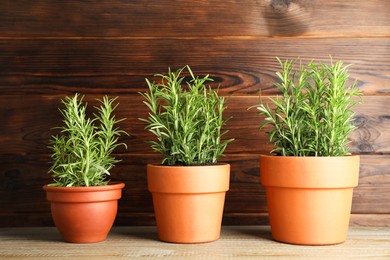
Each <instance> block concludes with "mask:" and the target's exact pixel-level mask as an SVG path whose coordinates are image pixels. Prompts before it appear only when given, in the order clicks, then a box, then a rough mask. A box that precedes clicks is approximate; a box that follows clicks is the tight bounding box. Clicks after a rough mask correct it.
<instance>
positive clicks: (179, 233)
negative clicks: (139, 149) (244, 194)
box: [147, 164, 230, 243]
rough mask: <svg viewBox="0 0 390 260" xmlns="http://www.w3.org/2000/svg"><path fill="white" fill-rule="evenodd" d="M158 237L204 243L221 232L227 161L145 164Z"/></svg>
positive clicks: (227, 176)
mask: <svg viewBox="0 0 390 260" xmlns="http://www.w3.org/2000/svg"><path fill="white" fill-rule="evenodd" d="M147 175H148V188H149V191H150V192H152V195H153V205H154V212H155V217H156V222H157V229H158V235H159V239H160V240H162V241H166V242H173V243H204V242H210V241H214V240H217V239H218V238H219V236H220V232H221V223H222V215H223V208H224V203H225V194H226V191H227V190H229V179H230V165H229V164H223V165H213V166H160V165H151V164H149V165H148V166H147Z"/></svg>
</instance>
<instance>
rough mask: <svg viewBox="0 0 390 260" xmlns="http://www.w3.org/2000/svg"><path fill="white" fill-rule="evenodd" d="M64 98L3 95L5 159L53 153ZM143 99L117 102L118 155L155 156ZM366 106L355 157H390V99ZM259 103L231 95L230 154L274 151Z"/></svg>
mask: <svg viewBox="0 0 390 260" xmlns="http://www.w3.org/2000/svg"><path fill="white" fill-rule="evenodd" d="M63 97H64V96H51V95H50V96H43V95H42V96H41V95H28V96H25V95H2V96H0V116H1V118H2V119H3V126H4V127H2V128H0V136H1V138H2V144H3V145H2V146H0V154H3V155H7V154H10V155H16V156H18V155H24V154H27V155H29V154H47V153H49V152H50V151H49V149H48V148H47V146H48V141H49V139H50V135H51V134H55V133H56V131H55V130H53V129H52V128H53V127H55V126H58V125H61V120H62V119H61V115H60V113H59V111H58V109H57V108H58V107H61V103H60V100H61V98H63ZM95 98H101V96H100V95H87V96H86V97H85V100H86V101H88V102H89V108H90V110H89V112H90V113H92V112H93V109H92V107H93V106H94V105H97V104H98V103H97V102H96V100H95ZM142 101H143V99H142V97H141V96H140V95H121V96H120V97H119V99H118V102H119V103H120V105H119V106H118V108H117V111H116V116H117V118H126V120H125V121H124V122H122V123H121V124H120V125H119V126H120V127H121V128H122V129H123V130H125V131H127V132H128V133H130V136H128V137H127V136H124V137H123V138H122V140H123V141H124V142H125V143H127V145H128V149H127V150H124V148H120V149H119V150H118V153H130V154H151V153H152V152H153V151H152V150H151V148H150V147H149V146H147V145H145V141H147V140H150V139H154V137H153V135H152V134H151V133H149V132H148V131H146V130H144V128H145V123H144V122H141V121H140V120H138V118H140V117H147V113H148V111H147V107H146V106H145V105H144V104H143V103H142ZM362 101H363V104H362V105H359V106H358V107H356V113H357V114H356V120H355V124H356V125H357V127H358V129H357V131H356V132H355V133H354V134H352V135H351V145H350V146H351V152H353V153H381V154H389V153H390V120H389V118H390V96H364V97H363V100H362ZM258 103H259V97H257V96H231V97H230V99H229V101H228V109H227V110H226V113H225V116H226V117H230V116H232V117H233V118H232V119H231V120H230V121H229V122H228V125H227V126H226V129H229V133H228V134H227V135H226V138H235V139H236V140H235V141H234V142H232V143H231V144H230V145H229V146H228V149H227V150H226V153H227V154H237V153H241V154H253V153H266V152H268V151H270V150H271V149H272V146H270V144H269V142H268V137H267V136H266V134H265V131H267V129H265V130H264V131H261V132H260V131H259V126H260V125H261V122H262V120H263V119H262V118H261V117H259V116H258V113H257V110H256V109H255V108H253V109H249V110H248V108H250V107H251V106H254V105H257V104H258Z"/></svg>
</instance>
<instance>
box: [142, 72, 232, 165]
mask: <svg viewBox="0 0 390 260" xmlns="http://www.w3.org/2000/svg"><path fill="white" fill-rule="evenodd" d="M185 68H187V70H188V72H189V73H190V75H191V80H190V81H189V82H186V83H187V84H186V87H185V84H184V82H183V80H184V78H185V77H181V73H182V72H183V70H184V69H185ZM155 76H156V77H160V78H161V83H155V82H150V81H149V80H148V79H146V82H147V84H148V87H149V92H146V93H140V94H141V95H142V96H143V97H144V98H145V101H144V103H145V104H146V106H147V107H148V108H149V110H150V112H149V117H148V118H146V119H144V118H140V120H142V121H144V122H146V123H147V126H146V129H148V130H149V131H150V132H152V133H153V134H154V135H155V136H156V137H157V141H149V142H148V143H149V144H150V145H151V147H152V148H153V150H154V151H156V152H159V153H161V154H162V155H163V161H162V164H163V165H182V166H191V165H205V164H216V163H217V159H218V158H220V157H221V156H222V155H223V152H224V151H225V149H226V146H227V144H228V143H229V142H231V141H233V139H229V140H224V141H222V139H221V138H222V136H223V135H224V134H225V133H226V132H227V130H225V131H223V130H222V127H223V126H224V125H225V124H226V122H227V120H224V119H223V118H222V114H223V112H224V110H225V109H226V105H225V98H223V97H219V96H218V91H215V90H212V89H211V87H210V86H206V85H205V84H206V82H208V81H212V79H211V78H210V77H209V76H208V75H207V76H204V77H202V78H200V77H195V76H194V74H193V73H192V71H191V69H190V67H189V66H185V67H183V68H180V69H179V70H177V71H176V72H173V71H171V70H170V69H168V74H167V75H162V74H156V75H155ZM182 85H183V86H182Z"/></svg>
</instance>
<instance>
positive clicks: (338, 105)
mask: <svg viewBox="0 0 390 260" xmlns="http://www.w3.org/2000/svg"><path fill="white" fill-rule="evenodd" d="M278 61H279V63H280V66H281V68H282V71H281V72H277V73H276V75H277V76H278V78H279V80H280V83H277V84H275V85H276V87H277V88H278V89H279V90H280V91H281V92H282V95H281V96H280V97H277V98H270V101H271V103H272V106H269V104H265V103H263V102H261V103H260V104H259V105H258V106H257V109H258V110H259V113H260V114H261V115H263V116H265V123H264V124H263V125H262V127H265V126H267V125H269V126H271V131H270V132H269V133H268V134H269V138H270V141H271V142H272V143H274V144H275V148H274V149H273V150H272V152H275V153H279V154H281V155H284V156H343V155H346V154H347V153H348V147H347V144H348V142H349V141H348V136H349V134H350V133H351V132H352V131H353V130H354V129H355V126H354V125H353V124H352V123H351V122H352V120H353V117H354V111H353V110H352V107H353V106H355V105H356V104H358V103H360V100H359V99H357V97H359V96H360V95H361V94H360V92H359V90H358V88H357V87H356V84H351V85H348V86H347V85H346V83H347V80H348V73H347V68H348V66H343V63H342V62H340V61H338V62H336V63H333V62H332V63H331V65H327V64H325V63H319V64H316V63H314V62H309V64H308V65H307V66H303V65H300V67H299V69H298V71H294V61H292V60H286V61H285V62H282V61H281V60H280V59H279V58H278Z"/></svg>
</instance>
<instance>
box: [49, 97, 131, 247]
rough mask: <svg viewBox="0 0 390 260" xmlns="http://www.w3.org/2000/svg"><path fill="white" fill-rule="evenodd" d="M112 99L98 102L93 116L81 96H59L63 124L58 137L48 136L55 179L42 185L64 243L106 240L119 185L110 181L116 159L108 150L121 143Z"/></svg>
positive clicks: (115, 210)
mask: <svg viewBox="0 0 390 260" xmlns="http://www.w3.org/2000/svg"><path fill="white" fill-rule="evenodd" d="M115 99H116V98H113V99H109V98H108V97H107V96H105V97H103V100H99V102H100V103H101V105H100V106H99V107H95V108H96V110H97V113H96V114H94V118H93V119H90V118H87V116H86V109H87V105H86V104H85V105H84V104H83V97H81V98H80V96H79V94H76V95H74V97H72V98H70V97H66V98H65V99H64V100H62V103H63V104H64V106H65V107H64V108H63V109H60V112H61V114H62V116H63V117H64V119H63V123H64V125H63V126H61V127H58V129H60V130H61V134H60V135H59V136H57V135H54V136H52V139H51V145H50V147H49V148H50V149H51V150H52V156H51V157H52V160H53V164H52V166H51V168H50V171H49V172H50V173H51V174H52V176H53V180H54V182H53V183H52V184H49V185H45V186H44V187H43V189H44V190H45V191H46V194H47V199H48V200H49V201H50V202H51V213H52V217H53V220H54V223H55V224H56V227H57V228H58V230H59V232H60V233H61V235H62V237H63V239H64V240H65V241H67V242H75V243H91V242H99V241H103V240H105V239H106V237H107V234H108V232H109V231H110V229H111V227H112V225H113V223H114V220H115V217H116V213H117V207H118V199H120V198H121V194H122V189H123V187H124V184H123V183H116V182H109V181H108V179H107V177H108V175H109V174H110V173H109V171H110V169H111V168H112V167H113V166H114V165H115V163H117V162H118V161H119V160H117V159H115V158H114V157H113V156H112V155H111V154H112V152H113V151H114V149H115V148H116V147H118V146H120V145H124V146H126V144H124V143H118V138H119V136H120V135H121V134H122V133H125V132H124V131H122V130H119V129H118V128H117V127H115V125H116V124H117V123H118V122H120V121H122V120H124V119H120V120H117V119H115V116H114V115H113V112H114V110H115V108H116V107H117V106H118V104H117V105H115V106H113V102H114V101H115Z"/></svg>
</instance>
